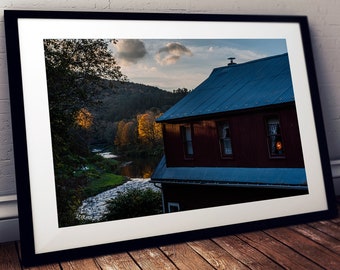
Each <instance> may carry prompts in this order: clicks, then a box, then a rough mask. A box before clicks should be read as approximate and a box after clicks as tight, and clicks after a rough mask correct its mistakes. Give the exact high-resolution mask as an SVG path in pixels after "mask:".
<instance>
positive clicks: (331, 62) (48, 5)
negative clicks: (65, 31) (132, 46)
mask: <svg viewBox="0 0 340 270" xmlns="http://www.w3.org/2000/svg"><path fill="white" fill-rule="evenodd" d="M5 9H25V10H35V9H36V10H67V11H110V12H170V13H223V14H270V15H306V16H308V20H309V26H310V31H311V36H312V46H313V51H314V58H315V63H316V71H317V79H318V82H319V90H320V96H321V102H322V109H323V116H324V121H325V126H326V135H327V141H328V148H329V154H330V158H331V164H332V172H333V181H334V184H335V187H336V193H337V195H340V143H339V138H340V91H339V89H338V88H339V87H340V52H339V49H340V16H339V14H340V1H338V0H299V1H296V0H271V1H268V0H209V1H207V0H57V1H56V0H1V1H0V242H5V241H11V240H16V239H18V238H19V235H18V219H17V209H16V186H15V172H14V162H13V150H12V147H13V143H12V135H11V116H10V105H9V88H8V78H7V61H6V48H5V31H4V18H3V10H5Z"/></svg>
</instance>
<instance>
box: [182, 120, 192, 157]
mask: <svg viewBox="0 0 340 270" xmlns="http://www.w3.org/2000/svg"><path fill="white" fill-rule="evenodd" d="M181 136H182V142H183V148H184V154H185V157H186V158H192V157H193V155H194V149H193V145H192V131H191V126H181Z"/></svg>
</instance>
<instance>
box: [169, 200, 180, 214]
mask: <svg viewBox="0 0 340 270" xmlns="http://www.w3.org/2000/svg"><path fill="white" fill-rule="evenodd" d="M172 208H176V210H175V211H171V209H172ZM179 211H181V207H180V205H179V203H178V202H168V213H176V212H179Z"/></svg>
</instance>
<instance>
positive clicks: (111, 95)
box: [88, 81, 188, 146]
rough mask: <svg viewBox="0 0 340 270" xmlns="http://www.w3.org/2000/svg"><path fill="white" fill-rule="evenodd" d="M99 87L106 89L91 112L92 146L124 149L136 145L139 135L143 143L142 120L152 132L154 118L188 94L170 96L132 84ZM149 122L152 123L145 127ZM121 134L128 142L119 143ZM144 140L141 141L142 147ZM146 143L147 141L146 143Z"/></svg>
mask: <svg viewBox="0 0 340 270" xmlns="http://www.w3.org/2000/svg"><path fill="white" fill-rule="evenodd" d="M100 85H102V87H103V89H101V91H99V95H98V100H99V101H100V103H99V104H98V105H97V106H95V107H93V108H88V110H89V112H90V113H91V115H92V116H93V125H92V126H91V129H90V133H91V136H90V137H91V144H92V145H96V144H107V145H111V144H115V145H116V146H123V145H127V144H135V143H136V140H138V135H139V139H141V140H142V138H141V136H142V135H143V134H142V129H143V127H141V124H142V122H141V121H143V119H144V129H146V127H145V125H147V124H148V125H149V129H152V128H151V127H152V126H153V125H154V124H155V123H154V120H155V118H157V117H158V116H159V115H160V114H162V113H164V112H165V111H166V110H167V109H169V108H170V107H171V106H172V105H174V104H175V103H176V102H177V101H179V100H180V99H181V98H183V97H184V96H185V95H186V94H187V92H188V90H187V89H177V90H174V91H173V92H169V91H165V90H162V89H159V88H157V87H153V86H147V85H143V84H136V83H131V82H112V81H102V83H101V84H100ZM143 115H144V116H143ZM146 115H147V116H146ZM146 119H149V120H150V121H153V122H152V123H145V121H146ZM138 124H139V126H138ZM126 125H127V126H126ZM128 127H129V128H128ZM119 128H120V129H121V130H119ZM123 129H124V132H123ZM145 132H146V133H151V132H152V131H151V130H149V131H147V130H144V133H145ZM120 133H124V134H121V135H122V136H124V140H125V142H120V141H119V140H120V138H119V137H117V136H119V135H120ZM132 133H134V134H132ZM150 136H151V135H150ZM129 138H130V140H129ZM154 139H156V138H154ZM141 140H139V143H140V142H141ZM144 142H146V141H145V140H144ZM149 142H150V143H152V140H149Z"/></svg>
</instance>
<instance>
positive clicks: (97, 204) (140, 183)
mask: <svg viewBox="0 0 340 270" xmlns="http://www.w3.org/2000/svg"><path fill="white" fill-rule="evenodd" d="M147 188H151V189H152V190H154V191H160V189H159V188H157V187H155V185H154V184H152V183H150V179H149V178H148V179H143V178H132V179H130V181H127V182H126V183H124V184H123V185H120V186H118V187H116V188H113V189H110V190H107V191H104V192H102V193H100V194H98V195H96V196H93V197H89V198H87V199H85V200H84V201H83V202H82V205H81V206H80V207H79V209H78V211H77V218H78V219H80V220H87V221H92V222H96V221H100V219H101V218H102V217H103V215H104V214H105V213H106V209H107V201H109V200H111V199H114V198H115V197H116V196H117V195H118V194H119V193H123V192H126V191H127V190H129V189H140V190H143V189H147Z"/></svg>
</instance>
